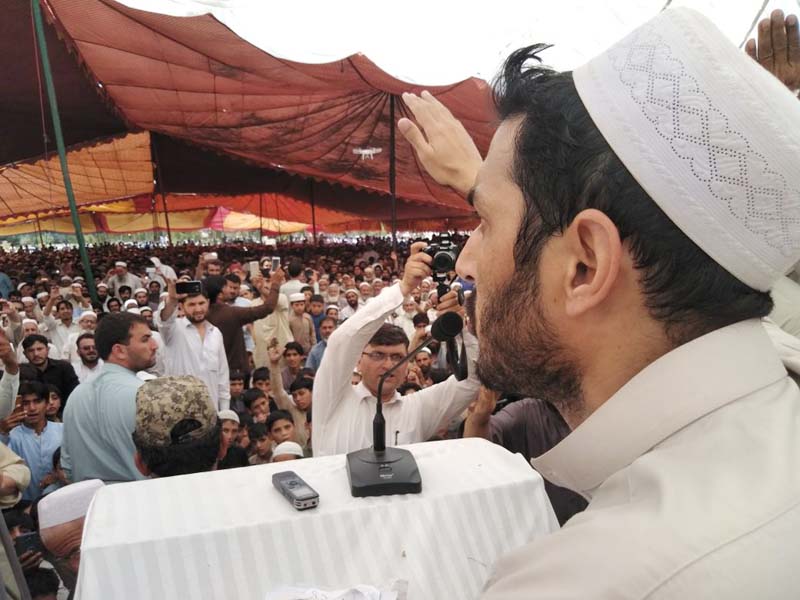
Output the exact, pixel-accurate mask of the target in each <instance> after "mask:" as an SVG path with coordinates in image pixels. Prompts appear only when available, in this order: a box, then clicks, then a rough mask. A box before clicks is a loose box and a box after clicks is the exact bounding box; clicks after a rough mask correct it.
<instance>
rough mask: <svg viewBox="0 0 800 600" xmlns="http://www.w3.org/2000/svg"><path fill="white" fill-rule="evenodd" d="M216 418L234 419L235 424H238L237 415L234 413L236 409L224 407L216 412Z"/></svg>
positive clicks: (223, 419)
mask: <svg viewBox="0 0 800 600" xmlns="http://www.w3.org/2000/svg"><path fill="white" fill-rule="evenodd" d="M217 418H218V419H219V420H220V421H235V422H236V424H237V425H240V423H239V415H237V414H236V411H234V410H231V409H230V408H226V409H225V410H221V411H219V412H217Z"/></svg>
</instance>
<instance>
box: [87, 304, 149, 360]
mask: <svg viewBox="0 0 800 600" xmlns="http://www.w3.org/2000/svg"><path fill="white" fill-rule="evenodd" d="M137 323H140V324H142V325H144V326H145V327H147V328H148V329H149V328H150V326H149V324H148V323H147V319H145V318H144V317H142V316H140V315H135V314H133V313H128V312H124V313H111V314H109V315H106V316H105V317H104V318H103V319H102V320H101V321H100V322H99V323H98V324H97V329H96V330H95V332H94V342H95V345H96V346H97V354H98V356H100V358H102V359H103V360H108V357H109V356H111V349H112V348H113V347H114V345H115V344H122V345H123V346H127V345H128V343H129V342H130V340H131V329H133V326H134V325H136V324H137Z"/></svg>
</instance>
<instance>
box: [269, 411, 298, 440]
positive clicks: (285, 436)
mask: <svg viewBox="0 0 800 600" xmlns="http://www.w3.org/2000/svg"><path fill="white" fill-rule="evenodd" d="M266 425H267V432H268V433H269V436H270V438H272V441H273V442H275V444H281V443H283V442H288V441H292V442H296V441H297V439H296V438H297V436H296V432H295V428H294V419H293V418H292V414H291V413H290V412H288V411H285V410H276V411H274V412H272V413H270V415H269V417H267V423H266Z"/></svg>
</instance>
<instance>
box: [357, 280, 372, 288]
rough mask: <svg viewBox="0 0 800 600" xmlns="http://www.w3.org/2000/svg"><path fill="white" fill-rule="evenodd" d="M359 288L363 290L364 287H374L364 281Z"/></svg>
mask: <svg viewBox="0 0 800 600" xmlns="http://www.w3.org/2000/svg"><path fill="white" fill-rule="evenodd" d="M358 287H359V288H362V287H365V288H371V287H372V286H371V285H370V284H368V283H367V282H366V281H362V282H361V283H359V284H358Z"/></svg>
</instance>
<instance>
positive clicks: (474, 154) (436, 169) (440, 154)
mask: <svg viewBox="0 0 800 600" xmlns="http://www.w3.org/2000/svg"><path fill="white" fill-rule="evenodd" d="M403 102H405V103H406V106H408V108H409V109H410V110H411V113H412V114H413V115H414V119H416V123H414V122H413V121H412V120H411V119H407V118H402V119H400V120H399V121H398V122H397V129H398V130H399V131H400V133H401V134H402V135H403V137H404V138H406V140H408V142H409V143H410V144H411V146H412V147H413V148H414V152H416V154H417V157H418V158H419V161H420V162H421V163H422V166H423V167H424V168H425V170H426V171H427V172H428V174H429V175H430V176H431V177H433V178H434V179H435V180H436V181H437V182H438V183H441V184H442V185H449V186H450V187H451V188H453V189H454V190H456V191H457V192H458V193H459V194H461V195H462V196H466V195H467V193H468V192H469V190H470V189H471V188H472V186H473V185H475V177H476V176H477V175H478V170H479V169H480V168H481V164H482V163H483V159H482V158H481V153H480V152H479V151H478V148H477V146H475V142H473V141H472V138H471V137H470V136H469V133H467V130H466V129H465V128H464V126H463V125H462V124H461V121H459V120H458V119H456V118H455V117H454V116H453V113H451V112H450V111H449V110H448V109H447V107H446V106H445V105H444V104H442V103H441V102H439V101H438V100H437V99H436V98H434V97H433V95H432V94H430V93H429V92H422V94H420V95H419V96H416V95H415V94H408V93H406V94H403Z"/></svg>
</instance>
